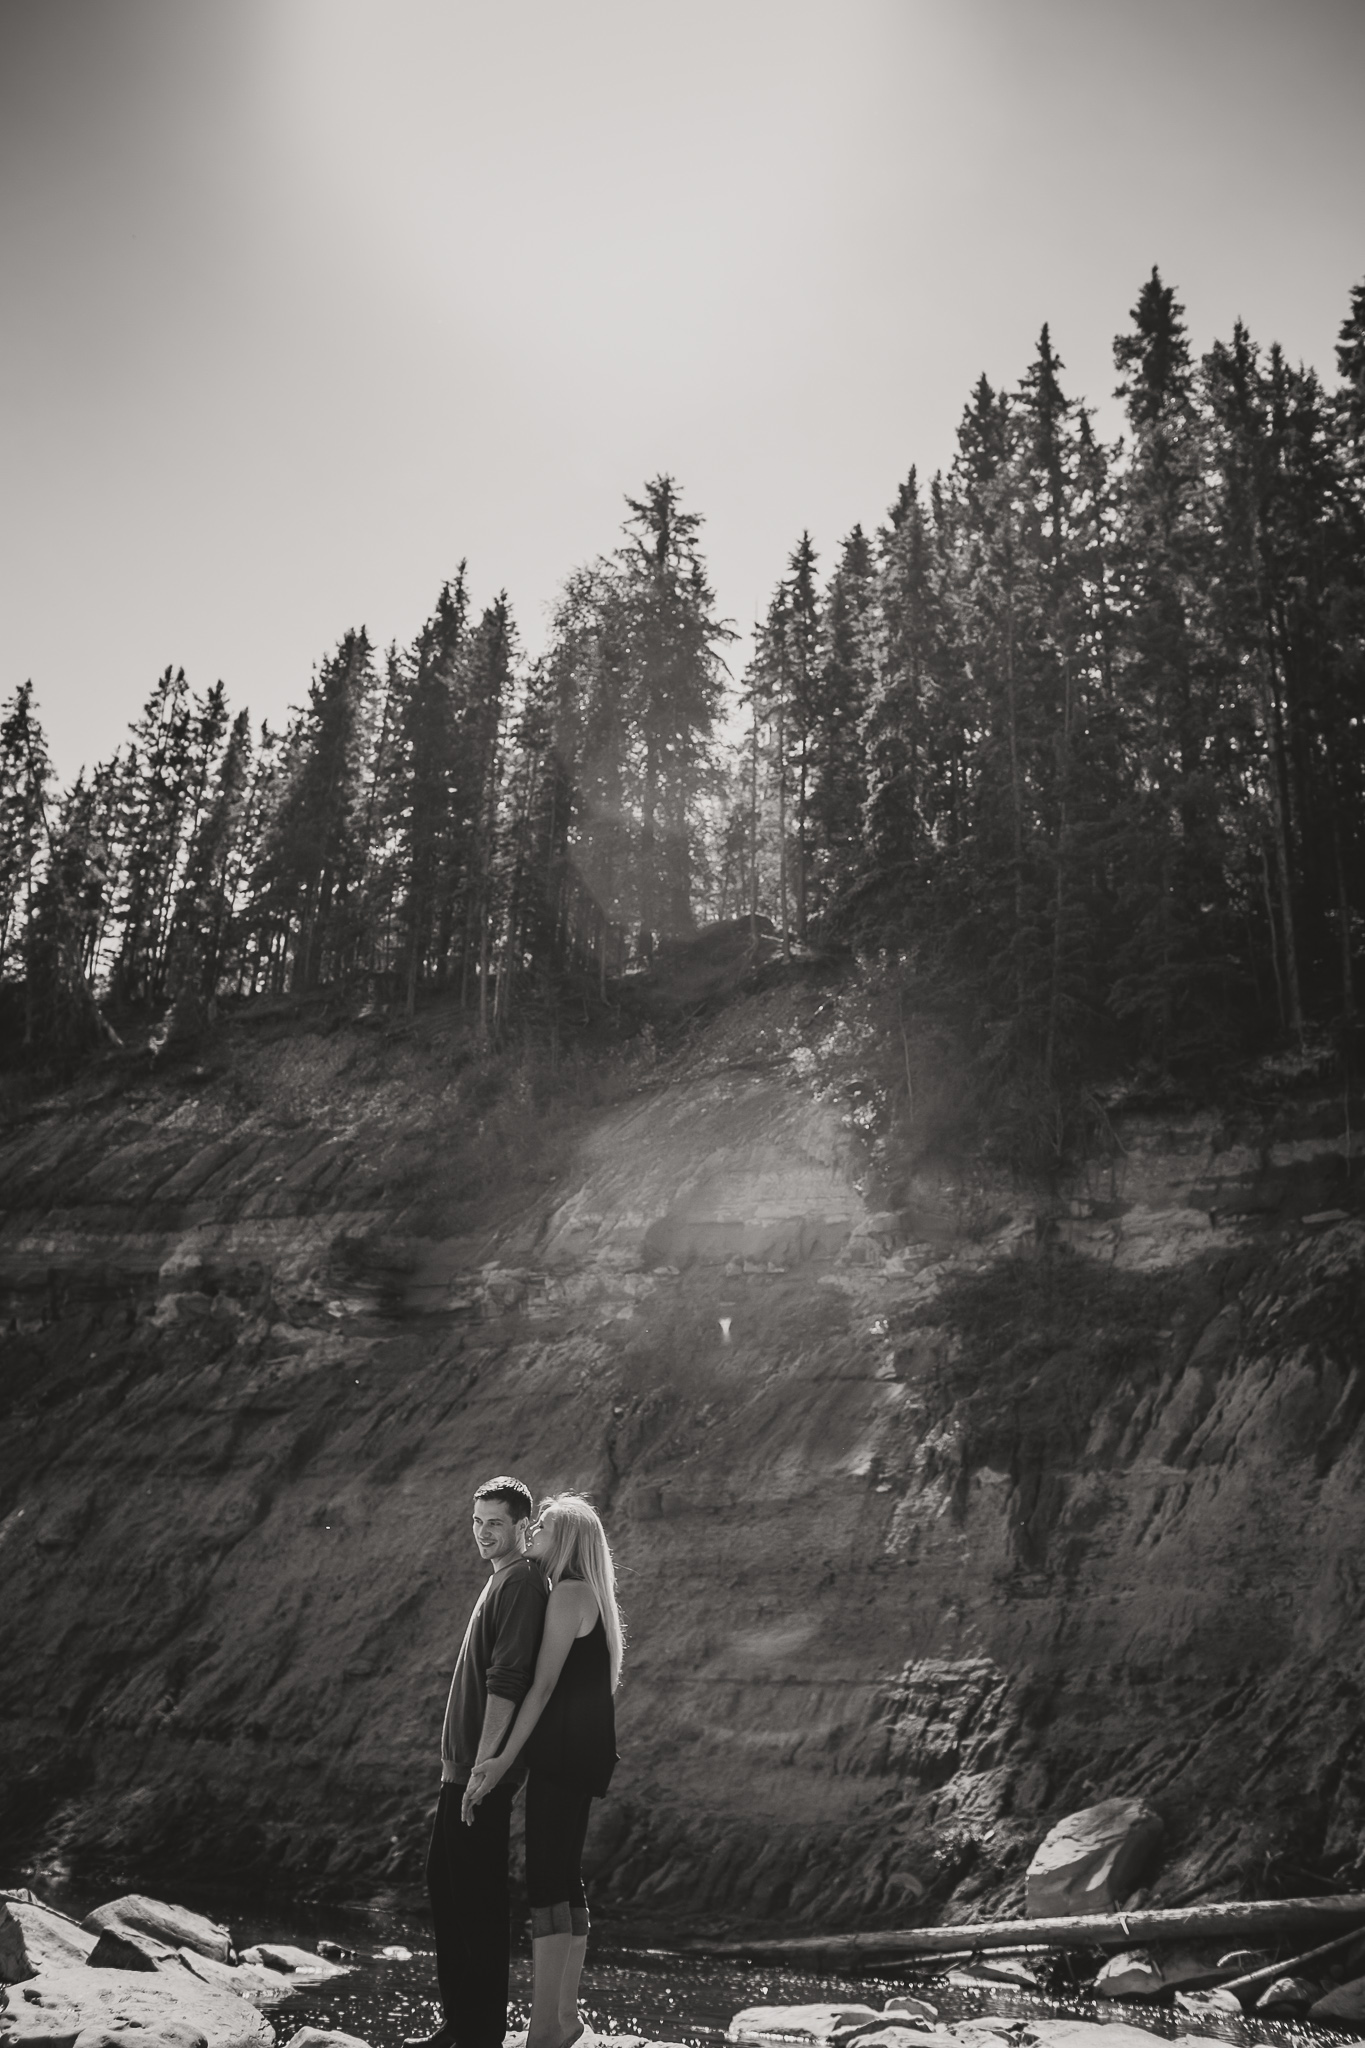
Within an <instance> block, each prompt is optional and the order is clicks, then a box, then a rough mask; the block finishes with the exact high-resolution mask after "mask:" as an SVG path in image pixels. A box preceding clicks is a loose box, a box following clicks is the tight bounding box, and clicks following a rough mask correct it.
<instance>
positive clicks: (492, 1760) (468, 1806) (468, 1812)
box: [460, 1756, 507, 1828]
mask: <svg viewBox="0 0 1365 2048" xmlns="http://www.w3.org/2000/svg"><path fill="white" fill-rule="evenodd" d="M506 1775H507V1765H506V1762H505V1761H504V1760H503V1758H502V1757H500V1756H490V1757H486V1758H485V1759H484V1761H483V1762H482V1763H481V1764H475V1766H474V1768H473V1770H472V1771H471V1772H470V1773H469V1783H468V1784H467V1785H466V1786H465V1788H464V1798H463V1799H462V1800H461V1802H460V1819H461V1820H462V1821H463V1822H464V1824H465V1826H466V1827H467V1828H472V1827H473V1825H474V1808H475V1807H476V1806H477V1805H478V1803H479V1801H480V1800H481V1799H483V1798H484V1797H485V1796H486V1795H487V1794H488V1793H489V1792H491V1791H492V1790H493V1787H494V1786H495V1785H497V1784H500V1783H501V1781H502V1779H503V1778H504V1777H505V1776H506Z"/></svg>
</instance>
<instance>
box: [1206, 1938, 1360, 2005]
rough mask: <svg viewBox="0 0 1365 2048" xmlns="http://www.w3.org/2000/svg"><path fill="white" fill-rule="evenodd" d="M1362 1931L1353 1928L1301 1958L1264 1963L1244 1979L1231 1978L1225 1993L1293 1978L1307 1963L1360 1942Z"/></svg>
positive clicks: (1308, 1949) (1312, 1949)
mask: <svg viewBox="0 0 1365 2048" xmlns="http://www.w3.org/2000/svg"><path fill="white" fill-rule="evenodd" d="M1359 1939H1360V1929H1359V1928H1358V1927H1353V1928H1352V1929H1351V1931H1350V1933H1349V1934H1339V1935H1338V1936H1337V1938H1336V1940H1335V1941H1324V1942H1321V1943H1320V1944H1319V1945H1318V1947H1317V1948H1306V1949H1305V1950H1304V1952H1303V1954H1302V1955H1301V1956H1286V1957H1285V1959H1284V1961H1283V1962H1282V1963H1263V1964H1262V1966H1261V1968H1260V1969H1259V1970H1248V1971H1247V1973H1246V1975H1245V1976H1244V1977H1230V1978H1229V1979H1228V1981H1227V1983H1226V1984H1224V1985H1223V1987H1222V1988H1223V1990H1224V1991H1252V1990H1254V1989H1255V1987H1256V1986H1257V1985H1258V1984H1273V1983H1274V1981H1275V1979H1276V1978H1277V1977H1292V1976H1293V1974H1294V1972H1295V1970H1300V1969H1302V1968H1303V1965H1304V1964H1305V1963H1316V1962H1319V1961H1320V1960H1321V1959H1322V1957H1323V1956H1330V1955H1334V1954H1335V1953H1336V1951H1337V1950H1338V1949H1339V1948H1349V1947H1350V1945H1351V1943H1352V1942H1353V1941H1359Z"/></svg>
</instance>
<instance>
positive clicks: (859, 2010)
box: [726, 2005, 882, 2043]
mask: <svg viewBox="0 0 1365 2048" xmlns="http://www.w3.org/2000/svg"><path fill="white" fill-rule="evenodd" d="M881 2018H882V2014H881V2013H879V2012H878V2011H877V2009H876V2007H875V2006H871V2005H748V2006H746V2007H745V2008H744V2010H743V2012H737V2013H736V2014H735V2016H734V2018H733V2019H732V2020H731V2022H730V2025H729V2028H728V2030H727V2033H726V2039H727V2040H730V2041H765V2040H770V2039H772V2038H773V2037H774V2036H775V2037H777V2038H778V2039H781V2040H787V2041H819V2042H822V2043H823V2042H826V2041H832V2040H833V2039H834V2037H835V2035H836V2034H838V2035H843V2036H847V2035H849V2034H851V2033H853V2032H856V2031H857V2030H858V2029H860V2028H862V2027H866V2026H869V2025H875V2024H876V2023H877V2021H879V2020H880V2019H881Z"/></svg>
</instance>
